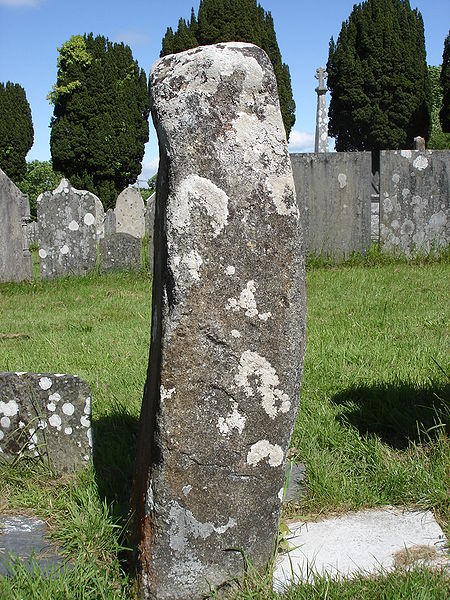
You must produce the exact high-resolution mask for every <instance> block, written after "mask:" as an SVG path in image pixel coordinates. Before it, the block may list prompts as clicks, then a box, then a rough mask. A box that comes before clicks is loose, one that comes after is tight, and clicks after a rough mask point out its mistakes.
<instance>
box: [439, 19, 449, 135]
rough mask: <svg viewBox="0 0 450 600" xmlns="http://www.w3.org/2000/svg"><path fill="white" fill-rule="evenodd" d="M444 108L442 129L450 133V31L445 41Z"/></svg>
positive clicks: (443, 68) (443, 58) (441, 118)
mask: <svg viewBox="0 0 450 600" xmlns="http://www.w3.org/2000/svg"><path fill="white" fill-rule="evenodd" d="M441 85H442V95H443V97H442V108H441V110H440V113H439V118H440V121H441V126H442V131H445V132H446V133H450V31H449V34H448V36H447V37H446V38H445V42H444V53H443V55H442V71H441Z"/></svg>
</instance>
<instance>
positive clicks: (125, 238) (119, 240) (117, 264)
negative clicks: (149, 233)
mask: <svg viewBox="0 0 450 600" xmlns="http://www.w3.org/2000/svg"><path fill="white" fill-rule="evenodd" d="M99 249H100V271H101V272H102V273H108V272H110V271H124V270H129V271H139V269H140V268H141V262H142V242H141V240H140V239H139V238H135V237H133V236H132V235H130V234H129V233H113V234H112V235H108V236H105V237H104V238H103V239H101V240H100V244H99Z"/></svg>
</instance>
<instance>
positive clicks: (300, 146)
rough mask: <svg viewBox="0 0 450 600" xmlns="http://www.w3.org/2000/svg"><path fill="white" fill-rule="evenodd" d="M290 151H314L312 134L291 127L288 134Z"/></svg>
mask: <svg viewBox="0 0 450 600" xmlns="http://www.w3.org/2000/svg"><path fill="white" fill-rule="evenodd" d="M289 151H290V152H314V135H313V134H312V133H307V132H306V131H298V129H293V130H292V131H291V135H290V136H289Z"/></svg>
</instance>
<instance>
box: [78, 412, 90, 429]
mask: <svg viewBox="0 0 450 600" xmlns="http://www.w3.org/2000/svg"><path fill="white" fill-rule="evenodd" d="M80 423H81V424H82V425H83V427H90V426H91V420H90V419H89V417H87V416H85V415H83V416H82V417H81V418H80Z"/></svg>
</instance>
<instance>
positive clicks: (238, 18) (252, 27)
mask: <svg viewBox="0 0 450 600" xmlns="http://www.w3.org/2000/svg"><path fill="white" fill-rule="evenodd" d="M218 42H249V43H252V44H256V45H257V46H259V47H260V48H262V49H263V50H265V51H266V52H267V54H268V56H269V58H270V61H271V63H272V65H273V68H274V71H275V77H276V79H277V84H278V96H279V99H280V107H281V115H282V117H283V123H284V128H285V130H286V136H287V137H289V133H290V131H291V129H292V127H293V125H294V123H295V102H294V98H293V96H292V87H291V75H290V73H289V67H288V65H286V64H285V63H283V62H282V58H281V52H280V49H279V47H278V42H277V38H276V34H275V28H274V23H273V18H272V15H271V13H270V12H266V11H265V10H264V9H263V8H262V7H261V6H260V4H259V3H257V0H200V5H199V8H198V16H197V17H196V16H195V12H194V9H192V11H191V18H190V20H188V21H186V20H185V19H183V18H180V20H179V21H178V28H177V30H176V31H175V32H174V31H173V29H172V28H171V27H168V29H167V31H166V35H165V36H164V38H163V40H162V49H161V56H166V55H167V54H173V53H177V52H183V51H184V50H189V48H195V47H196V46H204V45H208V44H216V43H218Z"/></svg>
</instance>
